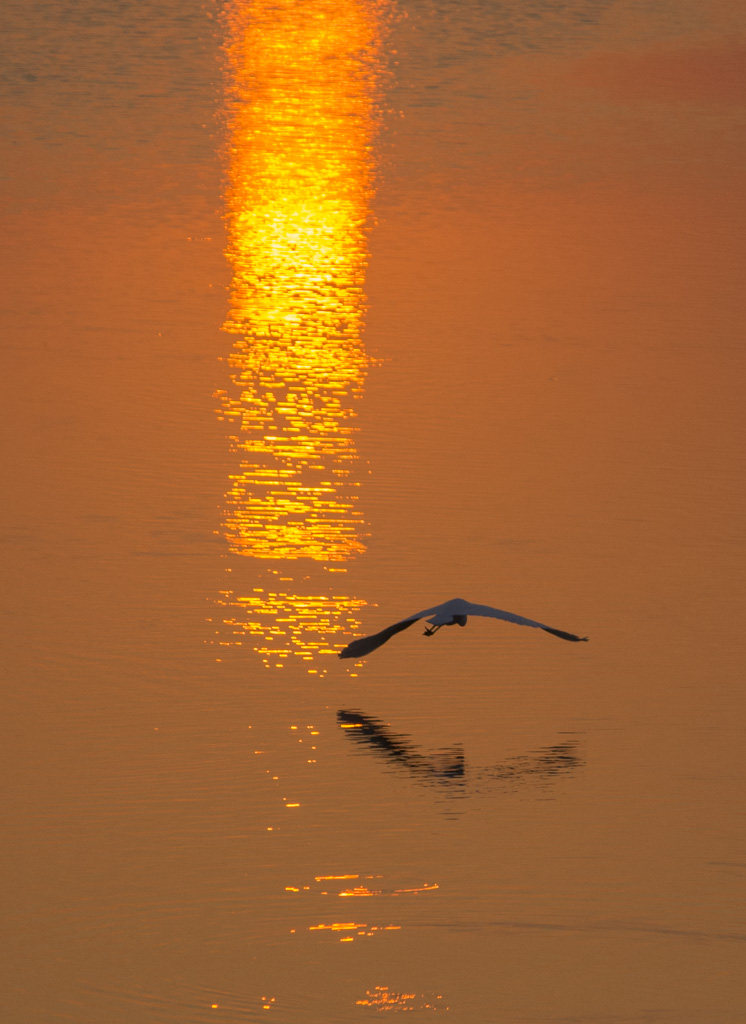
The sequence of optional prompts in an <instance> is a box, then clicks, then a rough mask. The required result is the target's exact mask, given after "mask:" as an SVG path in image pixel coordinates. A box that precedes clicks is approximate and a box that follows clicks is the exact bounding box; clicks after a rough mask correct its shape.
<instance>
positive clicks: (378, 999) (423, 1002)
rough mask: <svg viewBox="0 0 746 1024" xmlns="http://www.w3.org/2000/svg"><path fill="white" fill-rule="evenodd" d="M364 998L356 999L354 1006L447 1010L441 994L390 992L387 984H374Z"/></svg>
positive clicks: (396, 1010)
mask: <svg viewBox="0 0 746 1024" xmlns="http://www.w3.org/2000/svg"><path fill="white" fill-rule="evenodd" d="M365 995H366V998H365V999H356V1000H355V1005H356V1006H370V1007H372V1008H373V1009H375V1010H384V1011H393V1012H395V1013H396V1012H401V1011H407V1010H448V1009H449V1007H448V1006H447V1005H446V1004H445V1002H444V1001H443V996H442V995H424V994H423V995H417V994H416V993H415V992H392V991H391V989H390V988H389V987H388V986H387V985H376V986H375V988H374V989H373V990H372V991H371V990H370V989H369V990H368V991H367V992H366V993H365Z"/></svg>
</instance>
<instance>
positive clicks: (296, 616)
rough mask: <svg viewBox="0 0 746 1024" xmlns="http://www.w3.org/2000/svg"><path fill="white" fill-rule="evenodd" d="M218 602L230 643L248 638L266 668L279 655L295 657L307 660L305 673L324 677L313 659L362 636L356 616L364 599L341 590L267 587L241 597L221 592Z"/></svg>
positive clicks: (333, 651) (276, 664) (276, 663)
mask: <svg viewBox="0 0 746 1024" xmlns="http://www.w3.org/2000/svg"><path fill="white" fill-rule="evenodd" d="M217 604H219V605H221V606H222V608H223V616H224V617H223V626H224V628H225V629H227V630H228V631H229V635H230V636H231V637H232V640H231V641H230V643H233V644H236V645H241V644H243V643H244V641H249V642H251V644H252V646H253V648H254V650H255V651H256V652H257V653H258V654H259V655H260V657H261V658H262V660H263V661H264V664H265V665H266V666H267V667H271V666H273V665H274V666H276V667H282V662H281V661H278V660H277V659H286V658H288V657H290V656H293V657H296V658H300V659H302V660H303V661H305V662H306V663H307V665H308V667H307V668H306V671H307V672H308V673H309V674H312V675H319V676H324V675H325V674H326V672H327V669H326V668H325V667H322V668H318V667H314V666H313V661H314V659H315V658H316V657H319V656H325V655H326V656H328V655H333V654H337V653H338V652H339V651H340V650H341V649H342V648H343V647H344V646H345V645H346V644H347V643H349V641H350V639H351V638H352V637H353V636H357V635H359V634H360V625H361V620H360V618H359V617H358V616H359V611H360V609H362V608H363V607H365V605H366V602H365V601H364V600H362V599H361V598H354V597H347V596H346V595H343V594H299V593H290V592H287V591H274V590H269V589H267V590H262V591H261V592H260V593H256V592H254V593H251V594H247V595H245V596H241V595H237V594H236V593H235V592H234V591H232V590H224V591H221V592H220V595H219V597H218V599H217ZM221 643H226V644H227V643H228V641H221Z"/></svg>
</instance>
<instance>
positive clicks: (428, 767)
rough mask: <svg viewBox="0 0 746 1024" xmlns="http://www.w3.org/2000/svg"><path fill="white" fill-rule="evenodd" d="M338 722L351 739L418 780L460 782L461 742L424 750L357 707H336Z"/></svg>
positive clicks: (464, 767) (462, 757) (461, 777)
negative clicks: (432, 749)
mask: <svg viewBox="0 0 746 1024" xmlns="http://www.w3.org/2000/svg"><path fill="white" fill-rule="evenodd" d="M337 722H338V723H339V726H340V728H342V729H344V730H345V732H346V733H347V735H348V736H350V737H351V739H352V740H353V742H355V743H359V744H360V745H361V746H363V747H366V748H367V749H369V750H372V751H374V752H375V753H379V754H381V755H382V756H383V757H387V758H389V759H390V760H391V761H393V762H395V763H396V764H398V765H400V766H401V767H402V768H405V769H406V770H407V771H408V772H410V773H411V774H412V775H414V776H415V777H416V778H417V779H419V780H421V781H424V782H431V783H437V784H449V783H450V784H454V783H455V784H460V783H462V782H463V779H464V775H465V772H466V762H465V759H464V751H463V748H462V747H461V745H460V744H455V745H454V746H452V747H446V748H445V749H444V750H437V751H432V752H431V753H429V754H425V753H422V752H421V751H420V749H419V747H418V746H417V745H416V744H415V743H412V741H411V740H410V738H409V737H408V736H406V735H405V734H404V733H395V732H392V731H391V729H390V728H389V726H388V725H386V724H385V723H384V722H381V721H379V720H378V719H377V718H372V717H371V716H370V715H364V714H362V713H361V712H360V711H338V712H337Z"/></svg>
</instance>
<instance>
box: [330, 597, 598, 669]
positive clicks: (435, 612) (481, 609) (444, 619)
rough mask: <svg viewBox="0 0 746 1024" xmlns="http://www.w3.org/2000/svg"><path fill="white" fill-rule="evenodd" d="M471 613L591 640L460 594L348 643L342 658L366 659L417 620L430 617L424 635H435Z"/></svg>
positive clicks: (568, 637) (462, 623)
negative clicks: (464, 597)
mask: <svg viewBox="0 0 746 1024" xmlns="http://www.w3.org/2000/svg"><path fill="white" fill-rule="evenodd" d="M470 615H483V616H486V617H487V618H490V619H505V621H506V622H514V623H516V625H518V626H532V627H533V628H534V629H543V630H544V631H545V632H546V633H551V634H552V636H558V637H560V639H562V640H572V641H573V642H575V643H579V642H582V641H585V640H587V639H588V637H587V636H576V635H575V634H574V633H566V632H565V631H564V630H563V629H554V628H553V627H552V626H545V625H544V624H543V623H542V622H535V621H534V620H533V619H526V618H524V617H523V616H522V615H515V614H514V613H513V612H503V611H500V609H499V608H491V607H490V606H489V605H487V604H472V603H471V602H470V601H464V600H463V598H461V597H454V598H453V600H452V601H444V602H443V604H436V605H435V606H434V607H433V608H426V609H425V610H424V612H417V614H416V615H410V616H409V617H408V618H406V619H402V620H401V622H395V623H394V625H393V626H387V627H386V629H382V630H381V631H380V633H373V634H372V635H371V636H361V637H359V638H358V639H357V640H353V641H352V642H351V643H349V644H347V646H346V647H344V648H343V649H342V650H341V651H340V652H339V657H340V658H364V657H365V656H366V655H367V654H370V653H371V651H375V650H376V649H377V648H379V647H381V646H382V645H383V644H385V643H386V642H387V641H388V640H390V639H391V637H392V636H396V634H397V633H401V631H402V630H403V629H409V627H410V626H411V625H412V624H413V623H415V622H418V621H419V620H420V619H427V621H428V623H429V624H430V628H429V629H428V628H427V627H426V628H425V632H424V634H423V636H433V635H434V634H435V633H437V632H438V630H439V629H440V628H441V627H442V626H457V625H458V626H465V625H466V620H467V618H468V617H469V616H470Z"/></svg>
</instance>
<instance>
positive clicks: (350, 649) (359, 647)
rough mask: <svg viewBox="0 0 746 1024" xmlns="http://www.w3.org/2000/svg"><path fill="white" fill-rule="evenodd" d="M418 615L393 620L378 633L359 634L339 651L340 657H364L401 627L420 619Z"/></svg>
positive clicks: (408, 625)
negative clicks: (359, 635)
mask: <svg viewBox="0 0 746 1024" xmlns="http://www.w3.org/2000/svg"><path fill="white" fill-rule="evenodd" d="M420 618H421V616H420V615H415V616H414V617H413V618H411V619H403V620H402V621H401V622H395V623H394V625H393V626H388V627H387V628H386V629H382V630H381V632H380V633H373V635H372V636H361V637H360V638H359V639H358V640H353V641H352V643H349V644H347V646H346V647H345V648H344V649H343V650H341V651H340V652H339V657H340V658H364V657H365V655H366V654H370V652H371V651H375V649H376V648H377V647H380V646H381V645H382V644H385V643H386V641H387V640H390V639H391V637H392V636H396V634H397V633H401V631H402V630H403V629H408V628H409V627H410V626H411V625H412V623H413V622H417V620H418V619H420Z"/></svg>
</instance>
